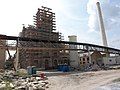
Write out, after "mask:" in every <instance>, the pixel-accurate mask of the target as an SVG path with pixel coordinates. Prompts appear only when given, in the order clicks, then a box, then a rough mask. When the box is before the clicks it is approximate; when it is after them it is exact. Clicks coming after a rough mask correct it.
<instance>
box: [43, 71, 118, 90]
mask: <svg viewBox="0 0 120 90" xmlns="http://www.w3.org/2000/svg"><path fill="white" fill-rule="evenodd" d="M44 73H45V74H46V75H47V77H48V82H49V88H47V90H120V82H119V81H120V69H117V70H101V71H89V72H80V71H74V72H56V71H45V72H44ZM116 81H117V82H116Z"/></svg>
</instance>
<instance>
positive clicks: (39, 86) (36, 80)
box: [0, 71, 49, 90]
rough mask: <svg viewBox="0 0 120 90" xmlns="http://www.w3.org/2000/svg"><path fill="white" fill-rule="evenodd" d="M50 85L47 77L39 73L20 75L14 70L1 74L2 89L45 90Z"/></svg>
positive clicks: (0, 84)
mask: <svg viewBox="0 0 120 90" xmlns="http://www.w3.org/2000/svg"><path fill="white" fill-rule="evenodd" d="M48 85H49V83H48V81H47V78H45V77H44V78H41V77H40V76H38V75H24V76H19V75H17V74H14V72H13V71H8V72H5V73H4V74H3V73H1V74H0V90H45V89H46V88H49V87H48Z"/></svg>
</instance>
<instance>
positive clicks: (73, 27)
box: [0, 0, 120, 49]
mask: <svg viewBox="0 0 120 90" xmlns="http://www.w3.org/2000/svg"><path fill="white" fill-rule="evenodd" d="M96 1H98V0H0V34H5V35H9V36H18V34H19V32H21V31H22V27H23V26H22V24H25V26H26V27H27V26H28V25H33V15H35V14H36V12H37V9H38V8H40V7H41V6H46V7H49V8H51V9H52V11H53V12H54V13H55V14H56V26H57V30H56V31H58V32H61V33H62V35H63V36H64V39H65V41H67V40H68V36H70V35H76V36H77V41H78V42H83V43H91V44H97V45H102V41H101V36H100V30H99V24H98V15H97V10H96ZM99 2H100V3H101V9H102V13H103V19H104V24H105V29H106V36H107V41H108V46H110V47H114V48H119V49H120V37H119V33H120V30H119V28H120V20H119V19H120V0H99Z"/></svg>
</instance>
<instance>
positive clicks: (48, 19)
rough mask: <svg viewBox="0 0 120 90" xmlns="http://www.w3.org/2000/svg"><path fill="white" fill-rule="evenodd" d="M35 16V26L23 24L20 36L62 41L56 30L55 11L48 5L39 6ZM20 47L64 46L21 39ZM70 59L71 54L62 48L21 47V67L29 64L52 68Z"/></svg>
mask: <svg viewBox="0 0 120 90" xmlns="http://www.w3.org/2000/svg"><path fill="white" fill-rule="evenodd" d="M33 17H34V22H35V23H34V24H35V26H32V25H29V26H28V27H25V26H23V30H22V32H21V34H20V37H23V38H24V37H26V38H33V39H39V40H47V41H48V42H49V41H60V40H61V35H60V33H59V32H55V30H56V26H55V13H53V12H52V9H50V8H47V7H43V6H42V7H41V9H40V8H38V11H37V13H36V15H35V16H33ZM19 46H20V47H30V48H32V47H39V48H40V47H41V48H59V47H64V46H65V45H62V44H52V43H47V44H44V43H42V42H32V41H29V42H26V41H20V42H19ZM68 61H69V54H66V53H65V52H60V50H46V49H43V50H39V49H36V50H35V49H29V50H26V49H19V62H20V66H21V68H26V67H27V66H37V67H39V68H44V69H50V68H56V67H57V65H58V64H61V63H67V64H68Z"/></svg>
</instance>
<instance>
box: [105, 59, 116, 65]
mask: <svg viewBox="0 0 120 90" xmlns="http://www.w3.org/2000/svg"><path fill="white" fill-rule="evenodd" d="M103 63H104V64H105V65H114V64H117V63H116V57H108V58H107V57H103Z"/></svg>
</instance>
